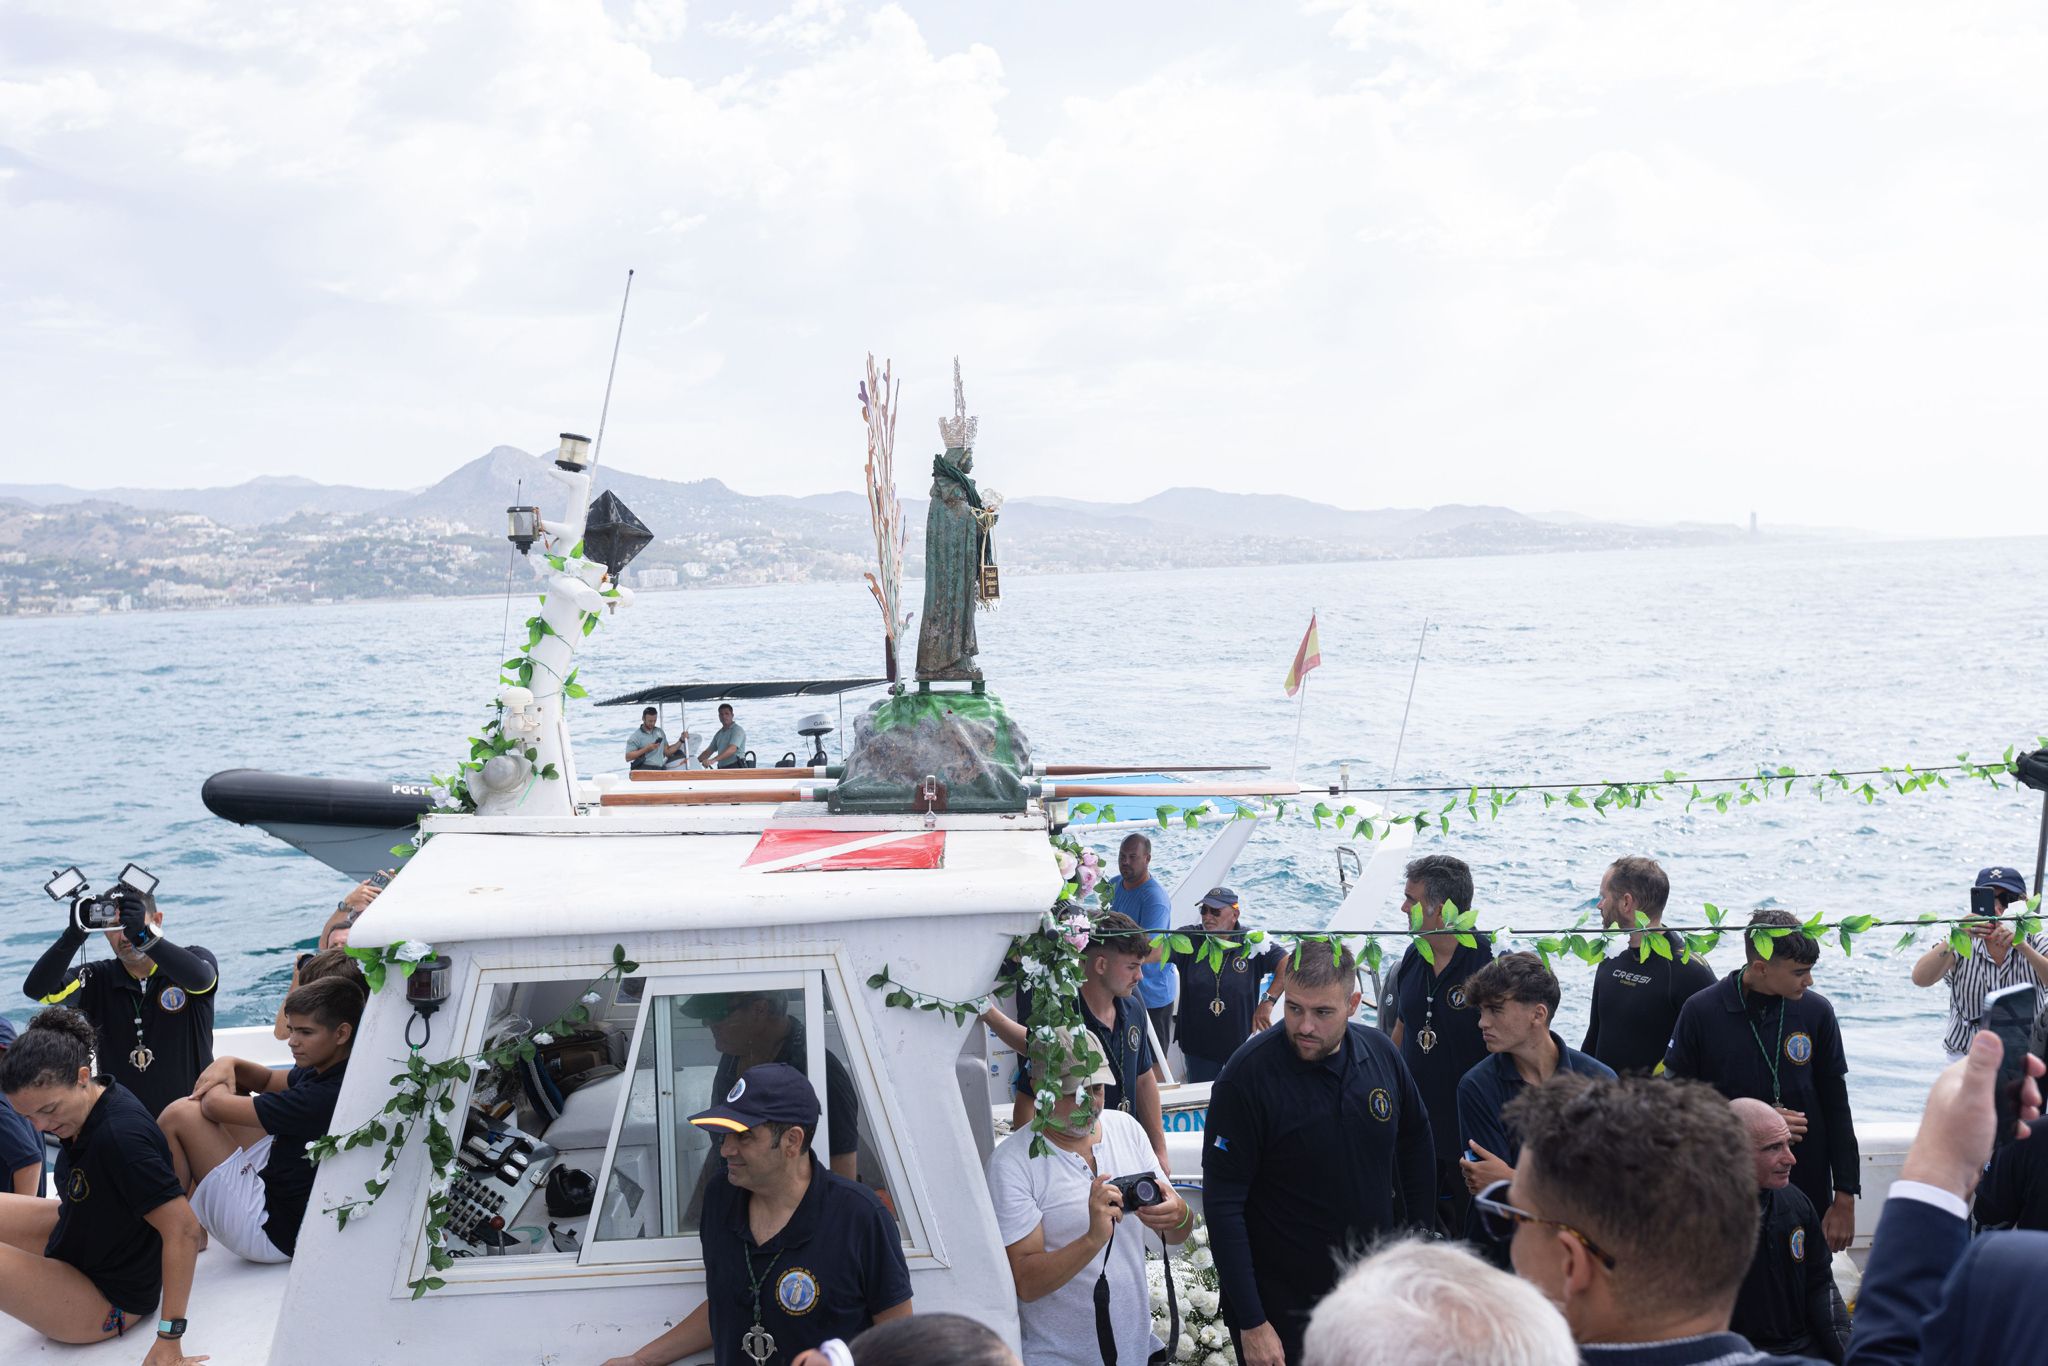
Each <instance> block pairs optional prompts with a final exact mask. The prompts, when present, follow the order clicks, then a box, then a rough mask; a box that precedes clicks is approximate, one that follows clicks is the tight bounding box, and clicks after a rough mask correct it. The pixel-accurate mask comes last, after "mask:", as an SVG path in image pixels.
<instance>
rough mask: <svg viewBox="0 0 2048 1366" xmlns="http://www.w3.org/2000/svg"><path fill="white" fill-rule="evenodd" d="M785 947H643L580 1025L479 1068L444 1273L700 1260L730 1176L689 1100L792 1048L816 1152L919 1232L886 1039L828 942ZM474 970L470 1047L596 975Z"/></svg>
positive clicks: (915, 1247)
mask: <svg viewBox="0 0 2048 1366" xmlns="http://www.w3.org/2000/svg"><path fill="white" fill-rule="evenodd" d="M779 961H780V962H781V963H787V964H788V966H786V967H784V966H777V967H772V968H771V967H764V968H762V969H759V970H748V971H741V972H735V971H724V970H719V969H722V968H724V967H725V966H726V965H725V964H723V963H721V964H717V965H712V964H705V965H703V966H702V967H701V968H700V967H696V966H693V965H683V964H652V963H650V964H645V965H643V968H642V971H643V973H645V974H646V975H645V976H643V977H639V978H635V979H632V980H631V981H628V982H626V983H623V984H621V985H619V986H618V987H616V988H612V989H609V990H608V991H607V992H606V993H605V994H604V996H603V997H602V998H601V999H600V1000H599V1001H598V1002H597V1003H595V1004H593V1005H591V1006H590V1012H591V1019H590V1021H589V1024H588V1025H587V1026H586V1027H584V1028H581V1029H578V1030H577V1031H575V1032H574V1033H572V1034H570V1035H567V1036H564V1037H558V1038H557V1039H556V1040H555V1041H554V1042H553V1043H552V1044H550V1045H548V1046H546V1047H544V1048H543V1049H542V1050H541V1052H540V1054H539V1056H538V1057H536V1058H535V1059H533V1060H532V1061H531V1062H529V1063H526V1064H523V1065H521V1066H520V1067H518V1068H515V1069H512V1070H511V1071H509V1072H493V1071H489V1070H484V1071H480V1072H479V1073H478V1075H477V1077H476V1078H475V1079H474V1082H473V1086H472V1090H471V1095H470V1104H469V1106H468V1108H467V1110H466V1112H465V1113H466V1116H467V1123H466V1127H465V1129H464V1132H463V1133H462V1134H461V1135H460V1136H459V1139H458V1143H459V1146H460V1148H461V1149H462V1154H463V1155H462V1158H461V1159H460V1162H459V1165H458V1171H457V1177H456V1181H455V1185H454V1198H453V1202H452V1209H451V1215H450V1221H449V1233H450V1236H449V1240H448V1246H449V1250H450V1251H451V1252H453V1253H455V1254H456V1256H457V1258H458V1261H457V1263H456V1267H455V1268H454V1270H453V1271H452V1272H450V1273H449V1274H448V1275H446V1276H444V1279H445V1280H447V1281H448V1283H449V1286H450V1288H457V1287H458V1286H466V1285H473V1284H479V1283H486V1282H491V1281H503V1282H505V1283H507V1284H508V1286H509V1285H510V1284H512V1283H514V1282H518V1283H527V1282H530V1280H531V1277H532V1275H533V1274H545V1275H562V1276H569V1277H573V1276H575V1275H576V1274H577V1271H578V1269H579V1268H583V1267H602V1268H605V1269H606V1271H607V1272H609V1273H612V1274H616V1273H617V1272H619V1271H621V1270H629V1269H630V1270H638V1269H641V1268H642V1267H644V1269H645V1270H647V1271H648V1272H653V1273H660V1272H669V1273H673V1272H675V1271H677V1270H683V1271H689V1270H693V1269H696V1268H699V1267H701V1251H700V1247H699V1243H698V1239H697V1232H698V1229H699V1221H700V1218H701V1213H702V1208H703V1202H704V1191H705V1189H706V1186H707V1184H708V1183H709V1182H710V1181H712V1180H714V1179H722V1177H721V1173H722V1169H723V1163H722V1160H721V1159H720V1158H719V1156H718V1151H717V1149H718V1143H719V1140H718V1137H717V1135H716V1131H713V1130H706V1129H700V1128H698V1127H697V1126H695V1125H693V1124H691V1123H690V1122H689V1116H691V1115H693V1114H696V1113H698V1112H699V1111H701V1110H705V1109H708V1108H710V1106H711V1105H713V1104H714V1103H716V1102H717V1101H718V1100H720V1099H722V1098H723V1097H724V1095H725V1094H726V1093H727V1092H728V1091H730V1090H731V1088H732V1084H733V1082H734V1081H735V1080H736V1079H737V1078H738V1076H739V1075H740V1073H741V1072H742V1071H744V1070H745V1068H747V1067H750V1066H753V1065H755V1064H756V1063H760V1062H773V1061H781V1062H787V1063H789V1064H791V1065H793V1066H795V1067H797V1068H799V1069H800V1070H802V1071H803V1072H804V1073H805V1074H806V1075H808V1076H809V1077H811V1078H812V1079H813V1082H812V1084H813V1086H814V1087H815V1088H816V1089H817V1091H818V1096H819V1104H820V1106H821V1109H822V1114H821V1115H820V1119H819V1125H818V1133H817V1134H816V1135H814V1136H813V1148H812V1150H813V1152H814V1153H815V1154H816V1156H817V1158H818V1160H819V1161H820V1162H822V1163H825V1164H826V1165H828V1166H829V1167H830V1168H831V1169H833V1170H834V1171H837V1172H839V1173H840V1174H841V1175H844V1176H847V1177H850V1178H853V1179H856V1180H859V1181H861V1182H863V1183H864V1184H867V1185H868V1186H870V1187H872V1188H874V1189H875V1190H876V1191H877V1192H878V1193H879V1194H880V1195H881V1196H882V1198H883V1200H884V1201H885V1203H887V1204H888V1206H889V1208H890V1209H891V1211H892V1212H894V1214H895V1215H896V1218H897V1221H898V1225H899V1227H900V1228H901V1229H902V1230H903V1235H904V1238H905V1241H906V1243H907V1244H908V1246H909V1248H910V1250H912V1251H913V1252H916V1251H919V1250H922V1249H923V1248H924V1247H925V1246H926V1242H927V1240H926V1238H925V1235H924V1229H923V1225H922V1223H921V1221H920V1220H919V1219H918V1216H917V1210H916V1207H915V1206H916V1202H915V1201H914V1200H912V1199H910V1198H909V1197H908V1196H907V1194H906V1192H907V1190H908V1186H907V1183H906V1182H905V1181H904V1179H903V1173H904V1170H905V1167H904V1163H903V1161H902V1153H901V1150H900V1147H899V1146H898V1144H897V1142H896V1140H895V1137H894V1134H893V1131H892V1126H891V1125H890V1123H888V1122H887V1120H886V1119H885V1118H884V1115H885V1107H884V1106H883V1105H882V1104H881V1102H880V1096H879V1091H878V1083H877V1075H876V1067H877V1062H878V1055H877V1054H876V1053H875V1051H874V1050H873V1048H872V1047H871V1046H870V1045H869V1043H868V1042H867V1040H866V1039H865V1037H864V1035H863V1033H862V1030H861V1028H860V1026H859V1023H858V1021H857V1020H855V1018H854V1017H853V1016H852V1015H851V1014H849V1013H848V1012H847V1011H845V1010H844V1009H843V1008H842V1007H841V1004H840V1002H841V1001H842V1000H844V999H846V998H847V996H848V994H849V988H848V987H847V985H846V983H847V981H848V980H850V979H848V978H846V977H845V975H844V974H843V973H842V972H841V971H840V970H839V968H840V965H839V964H838V962H837V960H835V959H832V958H830V957H828V956H822V955H807V956H804V957H802V958H788V959H783V960H779ZM484 981H485V983H486V984H487V985H488V986H489V990H488V992H485V993H479V998H487V1001H486V1004H484V1005H483V1007H482V1008H481V1009H480V1011H479V1015H480V1018H479V1019H478V1020H477V1021H476V1022H475V1023H474V1025H473V1029H472V1033H471V1035H470V1039H471V1043H470V1047H472V1048H476V1047H481V1046H483V1045H485V1043H486V1042H487V1041H491V1040H495V1039H497V1038H499V1037H502V1036H504V1035H506V1034H508V1033H512V1032H517V1033H525V1032H528V1031H530V1030H531V1029H532V1028H533V1026H534V1025H535V1023H537V1022H544V1021H547V1020H551V1019H554V1018H556V1017H557V1016H559V1015H560V1014H561V1013H562V1011H563V1010H564V1009H566V1008H567V1007H569V1006H570V1005H573V1004H574V1003H575V1001H576V998H577V995H578V993H580V992H581V991H583V990H584V989H585V988H586V986H587V984H588V981H589V977H588V976H587V975H585V976H578V977H576V978H575V979H573V980H560V979H546V980H535V979H532V978H529V977H526V976H524V975H523V974H521V975H519V976H517V977H514V976H513V975H512V974H509V973H505V974H501V973H499V972H495V971H489V970H487V971H486V972H485V975H484ZM557 1168H559V1169H561V1170H563V1171H564V1172H565V1173H568V1174H569V1175H568V1176H567V1177H564V1178H557V1185H558V1186H559V1185H560V1184H561V1183H562V1182H563V1181H564V1180H567V1181H568V1182H569V1183H570V1184H572V1185H582V1186H583V1188H584V1189H586V1190H589V1191H592V1192H594V1198H593V1199H592V1201H591V1206H590V1209H589V1211H588V1212H587V1213H581V1212H578V1213H569V1212H567V1211H564V1212H561V1213H556V1214H551V1213H550V1212H549V1210H548V1203H547V1202H548V1194H549V1180H548V1173H549V1172H551V1171H553V1170H555V1169H557ZM558 1193H559V1192H558ZM420 1257H421V1258H422V1259H423V1258H424V1249H422V1251H421V1253H420ZM520 1267H528V1268H531V1270H530V1271H526V1272H522V1271H520V1270H519V1269H518V1268H520ZM543 1268H545V1270H543ZM415 1274H417V1272H415Z"/></svg>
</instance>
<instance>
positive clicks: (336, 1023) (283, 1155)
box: [157, 977, 366, 1262]
mask: <svg viewBox="0 0 2048 1366" xmlns="http://www.w3.org/2000/svg"><path fill="white" fill-rule="evenodd" d="M365 999H366V998H365V996H364V994H363V990H362V988H361V987H359V986H357V985H356V984H355V983H354V982H352V981H349V980H348V979H347V978H345V977H325V978H322V979H320V980H319V981H314V982H308V983H306V984H305V985H304V986H300V987H295V988H293V989H292V993H291V994H290V995H289V996H287V997H285V1000H284V1021H285V1027H286V1029H287V1031H288V1033H289V1037H288V1038H287V1039H286V1046H287V1047H289V1048H290V1049H291V1052H292V1060H293V1062H295V1063H296V1064H297V1066H295V1067H293V1068H292V1069H291V1070H289V1071H285V1070H283V1069H279V1068H270V1067H264V1066H261V1065H260V1064H257V1063H253V1062H248V1061H246V1060H244V1059H241V1058H217V1059H215V1060H214V1062H213V1064H212V1065H211V1066H209V1067H208V1068H207V1069H206V1070H205V1071H203V1072H201V1073H200V1074H199V1080H198V1082H197V1083H196V1084H195V1085H194V1086H193V1088H192V1095H191V1096H190V1097H189V1098H188V1099H185V1100H180V1101H174V1102H173V1103H172V1104H171V1105H170V1106H168V1107H167V1108H166V1109H165V1110H164V1112H163V1114H162V1115H161V1116H160V1117H159V1118H158V1121H157V1122H158V1124H159V1125H160V1126H161V1127H162V1128H163V1131H164V1137H165V1138H166V1139H168V1140H169V1141H170V1147H171V1160H172V1165H173V1166H174V1167H175V1168H176V1169H177V1174H178V1179H179V1180H181V1181H183V1182H184V1184H185V1189H186V1190H187V1191H189V1192H190V1193H191V1199H192V1212H193V1213H195V1214H197V1215H198V1216H199V1222H200V1223H202V1224H204V1225H205V1226H206V1230H207V1232H208V1233H210V1234H212V1235H213V1236H214V1237H216V1238H218V1239H220V1241H221V1243H222V1244H223V1245H224V1246H225V1247H226V1248H227V1249H228V1250H229V1251H230V1252H232V1253H234V1254H235V1255H236V1256H238V1257H241V1258H244V1259H245V1260H247V1261H252V1262H284V1261H290V1260H291V1256H292V1251H293V1249H294V1248H295V1247H296V1246H297V1245H298V1239H299V1225H300V1223H301V1222H302V1221H303V1220H304V1219H305V1217H306V1202H307V1201H308V1200H310V1199H311V1198H312V1194H313V1164H312V1163H311V1162H309V1161H307V1159H306V1144H307V1143H308V1142H309V1141H310V1140H312V1139H315V1138H320V1137H322V1136H324V1135H325V1134H326V1133H327V1129H328V1125H329V1124H330V1123H332V1122H333V1119H334V1103H335V1101H336V1100H337V1099H338V1098H339V1097H340V1095H341V1082H342V1075H343V1073H344V1072H345V1071H346V1070H347V1067H348V1051H349V1045H350V1044H351V1043H353V1042H354V1040H355V1032H356V1024H357V1022H358V1021H360V1020H361V1019H362V1015H363V1003H364V1000H365Z"/></svg>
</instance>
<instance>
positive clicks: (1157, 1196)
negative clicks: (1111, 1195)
mask: <svg viewBox="0 0 2048 1366" xmlns="http://www.w3.org/2000/svg"><path fill="white" fill-rule="evenodd" d="M1109 1184H1110V1185H1112V1186H1115V1187H1116V1188H1117V1189H1118V1190H1120V1191H1122V1192H1123V1193H1124V1209H1125V1210H1127V1211H1128V1210H1134V1209H1144V1208H1146V1207H1147V1206H1150V1205H1157V1204H1160V1203H1162V1202H1163V1201H1164V1200H1165V1199H1166V1189H1165V1184H1164V1183H1163V1182H1161V1181H1160V1179H1159V1178H1158V1177H1156V1176H1154V1175H1152V1173H1150V1172H1139V1173H1138V1174H1137V1175H1136V1176H1112V1177H1110V1178H1109Z"/></svg>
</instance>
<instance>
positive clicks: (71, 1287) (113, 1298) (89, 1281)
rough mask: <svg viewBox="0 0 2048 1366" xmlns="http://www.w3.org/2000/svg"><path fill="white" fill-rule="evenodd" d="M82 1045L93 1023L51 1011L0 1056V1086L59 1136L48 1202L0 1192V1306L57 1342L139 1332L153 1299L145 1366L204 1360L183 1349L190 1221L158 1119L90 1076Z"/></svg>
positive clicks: (194, 1236) (195, 1224) (193, 1245)
mask: <svg viewBox="0 0 2048 1366" xmlns="http://www.w3.org/2000/svg"><path fill="white" fill-rule="evenodd" d="M92 1049H93V1028H92V1026H91V1025H90V1024H88V1023H87V1022H86V1020H85V1018H84V1017H83V1016H81V1015H79V1014H78V1013H77V1012H76V1011H71V1010H65V1009H62V1008H58V1009H54V1010H45V1011H43V1012H42V1013H41V1014H39V1015H37V1016H36V1017H35V1019H33V1020H31V1021H30V1022H29V1027H28V1031H27V1032H26V1033H24V1034H23V1035H22V1036H21V1037H20V1038H19V1039H18V1040H16V1041H15V1044H14V1047H12V1048H10V1049H8V1050H7V1057H6V1059H5V1061H4V1062H0V1091H5V1092H6V1093H7V1098H8V1100H9V1101H11V1102H12V1103H13V1105H14V1107H15V1108H16V1109H18V1110H20V1111H21V1112H22V1113H23V1114H25V1115H27V1116H28V1117H29V1120H30V1122H31V1123H33V1124H34V1125H35V1127H36V1128H37V1129H38V1130H39V1131H41V1132H42V1133H46V1134H52V1135H55V1136H56V1138H57V1139H58V1140H59V1143H58V1149H57V1182H56V1185H57V1191H58V1198H57V1199H55V1200H39V1199H36V1198H34V1197H31V1196H23V1195H0V1311H4V1312H5V1313H7V1314H10V1315H12V1316H13V1317H14V1318H16V1319H18V1320H20V1321H21V1322H23V1323H25V1324H27V1325H28V1326H29V1327H31V1328H33V1329H34V1330H35V1331H37V1332H38V1333H41V1334H43V1335H44V1336H45V1337H48V1338H52V1339H55V1340H56V1341H58V1342H70V1343H88V1342H104V1341H106V1340H107V1339H109V1338H114V1337H125V1336H126V1335H127V1333H128V1331H129V1330H130V1329H131V1328H134V1329H136V1330H137V1331H136V1336H137V1337H141V1336H142V1335H143V1333H145V1332H146V1331H147V1329H146V1328H142V1327H140V1325H143V1324H146V1323H147V1322H148V1320H149V1315H150V1314H151V1312H152V1311H156V1310H157V1307H158V1301H159V1300H161V1301H162V1309H161V1317H160V1318H159V1320H158V1322H157V1333H156V1340H155V1341H154V1342H152V1343H151V1344H150V1347H149V1352H148V1355H147V1356H145V1357H144V1358H143V1363H144V1366H182V1364H183V1363H185V1362H187V1361H188V1360H201V1361H203V1360H204V1359H205V1358H203V1357H201V1358H187V1357H186V1356H185V1354H184V1351H183V1341H184V1335H185V1308H186V1300H187V1297H188V1296H189V1295H190V1293H191V1290H192V1265H193V1262H194V1261H195V1260H196V1259H197V1257H198V1256H199V1240H200V1230H199V1220H198V1219H197V1218H196V1217H194V1215H193V1213H192V1207H191V1206H190V1205H188V1204H187V1203H186V1202H185V1192H184V1190H183V1189H182V1188H181V1187H180V1186H179V1185H178V1178H177V1175H176V1173H174V1172H173V1171H172V1170H171V1155H170V1151H169V1149H168V1148H167V1147H166V1146H165V1143H164V1136H163V1135H162V1134H161V1133H160V1132H158V1130H157V1127H156V1122H155V1121H154V1120H153V1119H152V1118H151V1117H150V1116H149V1114H148V1113H147V1112H146V1111H145V1110H144V1109H143V1107H142V1105H141V1103H140V1102H139V1101H137V1100H136V1099H135V1097H134V1096H132V1095H130V1094H129V1093H128V1092H127V1091H126V1090H125V1089H124V1088H123V1087H122V1086H121V1085H120V1083H118V1082H115V1081H112V1080H110V1079H109V1078H107V1077H104V1076H101V1077H95V1076H94V1075H93V1072H92V1066H91V1063H92ZM37 1248H39V1249H41V1251H40V1252H37V1251H31V1250H30V1249H37Z"/></svg>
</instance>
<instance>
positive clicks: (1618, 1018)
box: [1579, 931, 1714, 1072]
mask: <svg viewBox="0 0 2048 1366" xmlns="http://www.w3.org/2000/svg"><path fill="white" fill-rule="evenodd" d="M1664 939H1665V942H1666V943H1667V944H1669V945H1670V946H1671V957H1669V958H1665V957H1663V956H1662V955H1660V954H1656V953H1652V954H1651V955H1650V956H1649V957H1648V958H1644V957H1642V956H1641V955H1640V954H1639V953H1638V952H1637V951H1636V950H1634V949H1625V950H1623V951H1622V952H1620V953H1612V954H1609V955H1608V956H1607V957H1605V958H1603V959H1601V960H1600V966H1599V967H1597V968H1595V969H1594V970H1593V1008H1592V1013H1591V1015H1589V1016H1588V1017H1587V1020H1586V1038H1585V1041H1584V1042H1583V1043H1581V1044H1580V1045H1579V1047H1581V1048H1583V1049H1584V1050H1585V1051H1586V1052H1588V1053H1591V1054H1592V1055H1593V1056H1594V1057H1596V1058H1598V1059H1600V1061H1602V1062H1604V1063H1606V1064H1607V1065H1608V1066H1609V1067H1611V1068H1613V1069H1614V1070H1615V1071H1617V1072H1651V1071H1654V1070H1656V1068H1657V1066H1658V1064H1660V1063H1662V1062H1663V1061H1664V1049H1665V1046H1666V1045H1667V1044H1669V1043H1670V1041H1671V1028H1672V1026H1673V1025H1674V1024H1676V1023H1677V1021H1678V1009H1679V1007H1680V1006H1682V1005H1684V1004H1685V1003H1686V1002H1687V1001H1689V1000H1691V999H1692V997H1693V994H1694V993H1695V992H1701V991H1705V990H1706V989H1707V988H1708V987H1710V986H1712V985H1714V969H1713V968H1712V966H1710V965H1709V964H1708V962H1707V960H1706V959H1705V958H1702V957H1698V956H1695V957H1694V958H1693V959H1692V961H1691V962H1687V963H1681V962H1679V961H1678V955H1679V953H1680V951H1681V950H1682V948H1683V945H1684V942H1685V941H1684V940H1682V939H1680V938H1679V937H1678V936H1677V935H1676V934H1673V933H1670V932H1669V931H1666V932H1665V935H1664Z"/></svg>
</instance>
